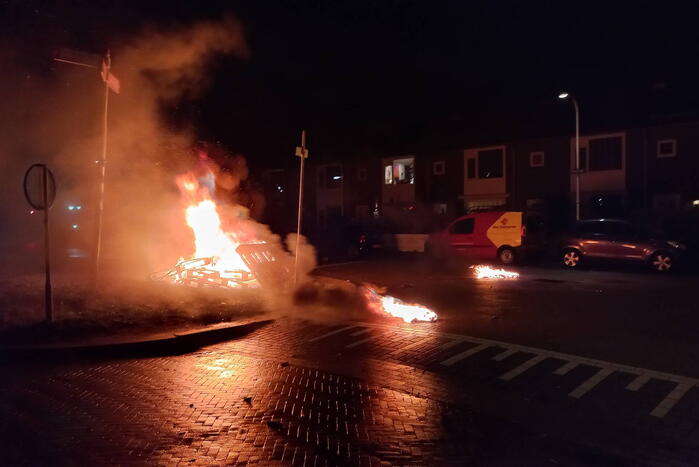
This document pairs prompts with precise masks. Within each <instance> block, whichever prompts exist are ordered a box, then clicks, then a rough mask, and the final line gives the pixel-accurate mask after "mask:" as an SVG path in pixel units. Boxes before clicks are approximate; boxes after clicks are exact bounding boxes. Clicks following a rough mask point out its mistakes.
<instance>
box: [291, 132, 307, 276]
mask: <svg viewBox="0 0 699 467" xmlns="http://www.w3.org/2000/svg"><path fill="white" fill-rule="evenodd" d="M296 156H297V157H300V158H301V167H300V170H299V211H298V216H297V217H298V218H297V223H296V254H295V255H294V285H295V284H296V282H297V280H298V268H299V246H300V245H301V217H302V211H303V169H304V162H305V160H306V159H308V149H306V130H303V131H301V146H297V147H296Z"/></svg>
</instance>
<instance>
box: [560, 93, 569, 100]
mask: <svg viewBox="0 0 699 467" xmlns="http://www.w3.org/2000/svg"><path fill="white" fill-rule="evenodd" d="M568 97H569V94H568V93H567V92H562V93H560V94H558V98H559V99H568Z"/></svg>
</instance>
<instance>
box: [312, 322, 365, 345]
mask: <svg viewBox="0 0 699 467" xmlns="http://www.w3.org/2000/svg"><path fill="white" fill-rule="evenodd" d="M356 327H357V326H345V327H344V328H340V329H335V330H334V331H330V332H327V333H325V334H323V335H320V336H318V337H314V338H313V339H309V340H308V342H315V341H319V340H321V339H325V338H326V337H330V336H334V335H335V334H340V333H341V332H345V331H349V330H350V329H354V328H356Z"/></svg>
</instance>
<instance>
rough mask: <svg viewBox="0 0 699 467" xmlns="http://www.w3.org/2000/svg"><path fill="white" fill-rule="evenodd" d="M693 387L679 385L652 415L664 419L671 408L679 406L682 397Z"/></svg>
mask: <svg viewBox="0 0 699 467" xmlns="http://www.w3.org/2000/svg"><path fill="white" fill-rule="evenodd" d="M691 387H692V385H691V384H687V383H679V384H678V385H677V386H675V389H673V390H672V392H670V394H668V395H667V397H665V399H663V400H662V401H661V402H660V404H658V406H657V407H656V408H654V409H653V411H652V412H651V413H650V414H651V416H653V417H658V418H663V417H664V416H665V415H667V413H668V412H669V411H670V409H671V408H673V407H674V406H675V404H677V403H678V402H679V401H680V399H682V397H683V396H684V395H685V394H687V391H689V389H690V388H691Z"/></svg>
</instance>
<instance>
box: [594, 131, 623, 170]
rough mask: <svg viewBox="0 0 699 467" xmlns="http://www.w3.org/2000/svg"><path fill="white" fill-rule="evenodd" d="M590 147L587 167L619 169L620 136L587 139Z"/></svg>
mask: <svg viewBox="0 0 699 467" xmlns="http://www.w3.org/2000/svg"><path fill="white" fill-rule="evenodd" d="M588 147H589V149H590V161H589V163H590V164H589V169H590V170H591V171H592V170H619V169H621V161H622V159H621V156H622V154H621V150H622V144H621V137H620V136H614V137H610V138H595V139H591V140H590V141H588Z"/></svg>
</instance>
